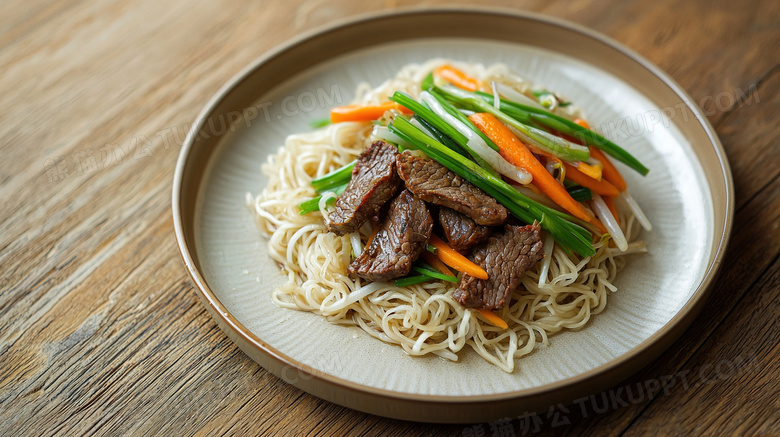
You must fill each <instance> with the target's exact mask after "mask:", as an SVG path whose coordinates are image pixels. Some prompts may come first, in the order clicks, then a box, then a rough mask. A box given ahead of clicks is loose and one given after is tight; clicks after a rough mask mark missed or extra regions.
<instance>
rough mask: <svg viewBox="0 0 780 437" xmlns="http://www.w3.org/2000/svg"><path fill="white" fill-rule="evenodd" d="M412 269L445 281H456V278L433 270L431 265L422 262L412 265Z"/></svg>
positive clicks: (454, 282)
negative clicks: (418, 264)
mask: <svg viewBox="0 0 780 437" xmlns="http://www.w3.org/2000/svg"><path fill="white" fill-rule="evenodd" d="M412 271H414V272H417V273H420V274H422V275H428V276H430V277H432V278H436V279H441V280H444V281H447V282H452V283H453V284H457V283H458V278H456V277H454V276H450V275H445V274H444V273H441V272H438V271H436V270H434V269H433V267H430V266H428V264H423V265H422V266H413V267H412Z"/></svg>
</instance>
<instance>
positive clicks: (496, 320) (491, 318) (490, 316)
mask: <svg viewBox="0 0 780 437" xmlns="http://www.w3.org/2000/svg"><path fill="white" fill-rule="evenodd" d="M477 312H478V313H480V314H481V315H482V317H484V318H486V319H487V321H488V323H490V324H491V325H493V326H497V327H499V328H501V329H509V325H507V324H506V321H505V320H504V319H502V318H501V317H498V315H497V314H496V313H494V312H493V311H490V310H477Z"/></svg>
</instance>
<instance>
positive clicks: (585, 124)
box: [574, 118, 590, 129]
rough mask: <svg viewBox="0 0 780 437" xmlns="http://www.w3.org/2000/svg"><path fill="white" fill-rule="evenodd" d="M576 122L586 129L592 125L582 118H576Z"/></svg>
mask: <svg viewBox="0 0 780 437" xmlns="http://www.w3.org/2000/svg"><path fill="white" fill-rule="evenodd" d="M574 123H576V124H578V125H580V126H582V127H584V128H585V129H590V125H589V124H588V122H587V121H585V120H583V119H581V118H575V119H574Z"/></svg>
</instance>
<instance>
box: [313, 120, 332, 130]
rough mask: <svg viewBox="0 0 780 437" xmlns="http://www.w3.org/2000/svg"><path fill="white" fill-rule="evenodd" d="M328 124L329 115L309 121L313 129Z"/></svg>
mask: <svg viewBox="0 0 780 437" xmlns="http://www.w3.org/2000/svg"><path fill="white" fill-rule="evenodd" d="M329 124H330V117H327V118H318V119H316V120H312V121H310V122H309V126H311V127H312V128H314V129H317V128H321V127H325V126H327V125H329Z"/></svg>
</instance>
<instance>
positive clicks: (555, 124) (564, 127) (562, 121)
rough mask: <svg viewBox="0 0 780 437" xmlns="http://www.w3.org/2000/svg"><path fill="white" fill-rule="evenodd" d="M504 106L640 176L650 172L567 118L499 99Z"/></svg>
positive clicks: (490, 99)
mask: <svg viewBox="0 0 780 437" xmlns="http://www.w3.org/2000/svg"><path fill="white" fill-rule="evenodd" d="M476 94H477V95H479V96H480V97H481V98H483V99H484V100H485V101H486V102H487V103H490V104H492V103H493V96H492V95H490V94H488V93H483V92H480V91H477V92H476ZM504 105H507V106H509V107H511V108H513V109H514V110H517V111H523V112H526V113H528V115H529V117H531V119H532V120H533V121H535V122H537V123H539V124H542V125H544V126H547V127H548V128H551V129H555V130H557V131H558V132H561V133H562V134H566V135H569V136H572V137H574V138H577V139H578V140H580V141H582V142H583V143H585V144H587V145H589V146H593V147H596V148H599V149H601V150H603V151H604V152H605V153H606V154H607V155H609V156H611V157H613V158H615V159H617V160H618V161H620V162H622V163H624V164H626V165H627V166H629V167H631V168H632V169H634V170H635V171H637V172H638V173H639V174H641V175H642V176H644V175H646V174H647V173H648V172H649V171H650V170H648V168H647V167H645V166H644V165H643V164H642V163H641V162H639V160H637V159H636V158H634V156H633V155H631V154H630V153H629V152H627V151H626V150H625V149H623V148H622V147H620V146H618V145H617V144H615V143H613V142H612V141H609V140H608V139H606V138H604V137H602V136H601V135H599V134H597V133H596V132H593V131H592V130H590V129H587V128H584V127H582V126H580V125H578V124H577V123H575V122H573V121H571V120H569V119H567V118H563V117H561V116H559V115H555V114H553V113H551V112H549V111H544V110H541V109H539V108H534V107H533V106H527V105H523V104H521V103H516V102H510V101H508V100H504V99H501V107H502V108H503V107H504ZM582 161H585V160H582Z"/></svg>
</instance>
